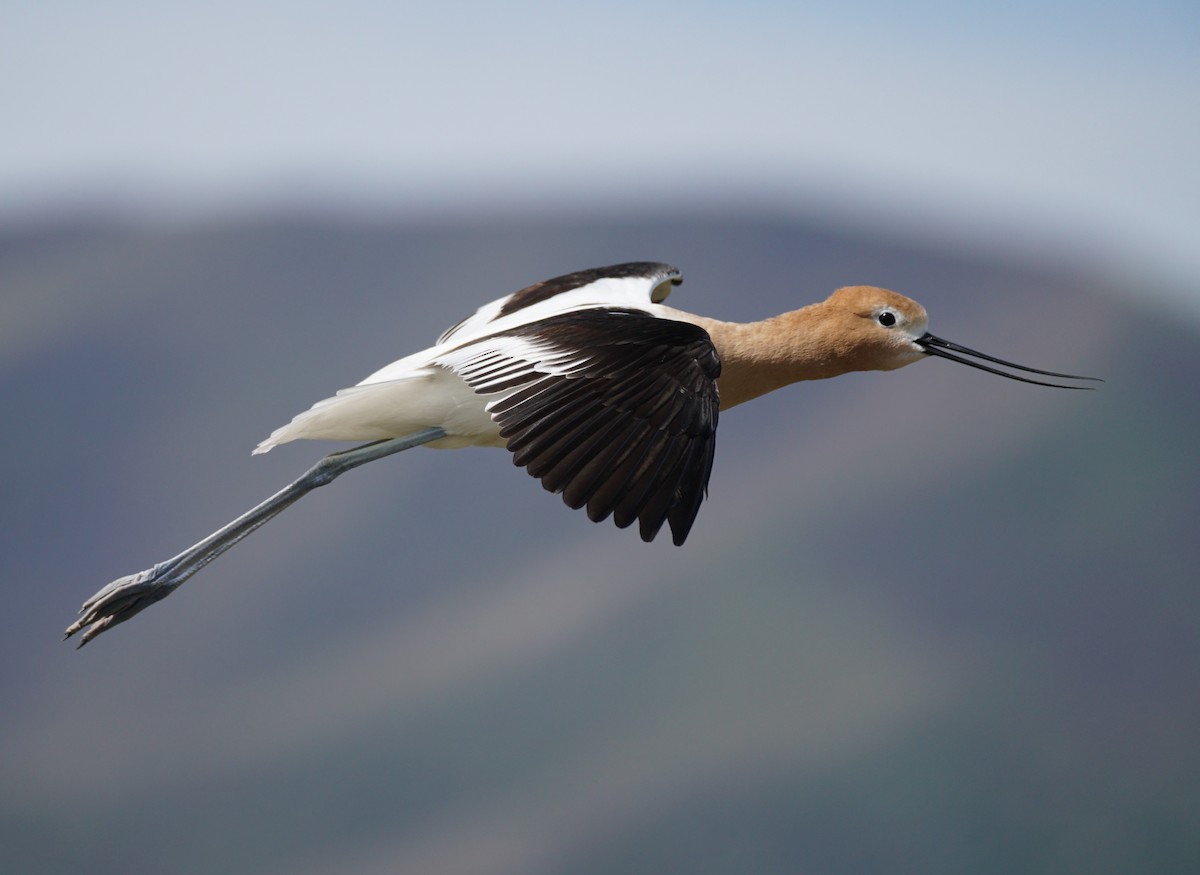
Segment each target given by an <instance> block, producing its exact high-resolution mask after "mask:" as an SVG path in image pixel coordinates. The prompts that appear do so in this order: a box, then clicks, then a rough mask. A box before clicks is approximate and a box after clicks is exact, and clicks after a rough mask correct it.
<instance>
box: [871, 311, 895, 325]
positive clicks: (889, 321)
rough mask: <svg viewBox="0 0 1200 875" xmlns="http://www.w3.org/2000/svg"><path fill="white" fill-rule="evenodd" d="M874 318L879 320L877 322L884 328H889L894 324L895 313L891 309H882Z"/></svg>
mask: <svg viewBox="0 0 1200 875" xmlns="http://www.w3.org/2000/svg"><path fill="white" fill-rule="evenodd" d="M875 318H877V319H878V320H879V324H880V325H882V326H883V327H884V328H891V327H892V326H893V325H895V324H896V314H895V313H893V312H892V311H891V310H882V311H880V313H879V315H878V316H877V317H875Z"/></svg>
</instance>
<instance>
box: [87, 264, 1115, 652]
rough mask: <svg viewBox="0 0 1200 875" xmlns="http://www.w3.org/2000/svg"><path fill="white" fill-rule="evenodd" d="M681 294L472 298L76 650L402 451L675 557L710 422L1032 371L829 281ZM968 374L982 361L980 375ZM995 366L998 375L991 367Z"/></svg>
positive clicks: (331, 414)
mask: <svg viewBox="0 0 1200 875" xmlns="http://www.w3.org/2000/svg"><path fill="white" fill-rule="evenodd" d="M682 282H683V275H682V274H681V273H680V271H679V270H678V269H677V268H675V267H673V266H671V265H669V264H664V263H660V262H648V261H639V262H629V263H624V264H615V265H610V266H607V267H600V268H592V269H589V270H581V271H576V272H574V273H569V274H565V275H563V276H559V277H555V278H553V279H549V280H545V281H543V282H539V283H535V284H533V285H530V286H527V287H526V288H523V289H521V290H520V291H517V292H514V293H512V294H510V295H508V296H506V297H503V298H499V299H498V300H495V301H493V302H491V303H489V304H485V305H484V306H482V307H480V308H479V309H478V310H476V311H475V312H474V313H473V314H472V315H470V316H468V317H467V318H466V319H463V320H462V321H460V322H458V323H457V324H455V325H454V326H452V327H451V328H449V329H447V330H446V331H445V332H443V333H442V335H441V336H440V337H439V338H438V339H437V342H436V343H435V344H434V345H433V346H431V347H429V348H428V349H425V350H422V351H420V352H417V353H414V354H412V355H409V356H406V357H405V358H402V359H399V360H398V361H395V362H392V363H391V364H389V365H387V366H386V367H383V368H381V369H380V370H377V371H375V372H374V373H373V374H371V375H370V376H368V377H367V378H366V379H364V380H362V381H361V382H360V383H358V384H357V385H355V386H351V387H349V388H347V389H343V390H341V391H339V392H338V393H337V394H336V395H334V396H333V397H331V398H327V399H325V400H323V401H319V402H317V403H316V404H314V405H313V406H312V407H311V408H310V409H308V410H306V411H304V412H302V413H300V414H298V415H297V416H296V417H294V418H293V419H292V420H291V422H289V423H288V424H286V425H284V426H282V427H280V428H278V429H276V430H275V431H273V432H272V433H271V434H270V436H268V437H267V438H266V439H265V440H263V441H262V442H261V443H260V444H259V445H258V446H257V447H256V448H255V449H254V451H253V452H254V453H255V454H261V453H265V452H268V451H269V450H271V449H273V448H274V447H277V446H279V445H280V444H284V443H287V442H290V441H294V440H299V439H312V440H335V441H356V442H362V441H365V442H366V443H363V444H361V445H360V446H356V447H353V448H351V449H348V450H343V451H340V452H334V453H331V454H329V455H327V456H326V457H324V458H323V459H321V460H320V461H319V462H317V464H316V465H314V466H313V467H312V468H310V469H309V470H308V471H306V472H305V473H304V474H303V475H301V476H300V477H299V478H298V479H296V480H295V481H293V482H292V483H290V484H289V485H288V486H286V487H284V488H283V489H282V490H280V491H279V492H277V493H275V494H274V495H273V496H271V497H270V498H268V499H267V500H266V501H264V502H262V503H261V504H259V505H257V506H255V507H254V508H252V509H251V510H250V511H248V512H246V513H245V514H243V515H242V516H240V517H238V518H237V519H235V520H233V521H232V522H231V523H229V524H228V525H226V526H224V527H222V528H221V529H219V530H217V531H216V532H214V533H213V534H212V535H209V536H208V537H207V538H205V539H204V540H202V541H200V542H199V543H197V544H195V545H193V546H192V547H189V548H188V549H187V550H184V551H183V552H182V553H180V554H179V555H177V556H175V557H173V558H171V559H168V560H166V561H164V562H159V563H157V564H156V565H154V566H152V567H151V568H148V569H146V570H144V571H140V572H137V573H136V574H131V575H127V576H125V577H121V578H118V579H116V580H114V581H112V582H111V583H109V584H108V585H107V586H105V587H103V588H102V589H101V590H100V591H98V592H97V593H96V594H95V595H93V596H92V597H91V598H90V599H88V600H87V601H86V602H84V604H83V607H82V608H81V609H80V612H79V616H78V618H77V619H76V620H75V622H73V623H72V624H71V625H70V626H69V627H68V628H67V629H66V634H65V636H64V637H65V638H70V637H71V636H73V635H75V634H76V633H77V632H80V631H81V630H82V632H83V634H82V635H81V636H80V640H79V645H78V646H79V647H82V646H83V645H84V644H86V643H87V642H89V641H91V640H92V639H93V638H95V637H96V636H97V635H99V634H100V633H102V632H104V631H106V630H107V629H110V628H112V627H113V626H115V625H117V624H118V623H122V622H124V621H125V620H128V619H129V618H130V617H132V616H134V615H136V614H137V613H139V612H141V611H142V610H144V609H145V608H146V607H148V606H150V605H151V604H154V603H155V602H158V601H160V600H162V599H163V598H165V597H166V596H167V595H170V594H171V593H172V592H174V591H175V590H176V589H177V588H178V587H179V586H180V584H182V583H183V582H184V581H185V580H187V579H188V578H189V577H191V576H192V575H193V574H195V573H196V572H197V571H199V570H200V569H201V568H203V567H204V566H205V565H207V564H208V563H209V562H211V561H212V560H213V559H215V558H217V556H219V555H221V554H222V553H224V552H225V551H226V550H228V549H229V548H230V547H232V546H233V545H234V544H236V543H238V542H239V541H240V540H241V539H242V538H244V537H246V536H247V535H249V534H250V533H251V532H253V531H255V530H256V529H257V528H258V527H259V526H261V525H263V524H264V523H266V522H267V521H268V520H270V519H272V518H273V517H275V516H276V515H277V514H279V513H280V512H281V511H283V510H284V509H285V508H287V507H289V506H290V505H291V504H293V503H294V502H295V501H297V500H299V499H300V498H301V497H303V496H304V495H306V494H307V493H308V492H310V491H312V490H313V489H315V488H318V487H320V486H324V485H326V484H328V483H329V482H331V481H332V480H334V479H335V478H336V477H338V476H340V475H341V474H343V473H345V472H346V471H349V470H351V469H353V468H356V467H359V466H360V465H363V464H366V463H367V462H371V461H375V460H377V459H381V458H384V457H386V456H390V455H393V454H395V453H397V452H400V451H403V450H407V449H411V448H412V447H416V446H421V445H425V446H429V447H433V448H442V449H457V448H461V447H468V446H484V447H504V448H506V449H507V450H508V451H509V453H510V454H511V456H512V461H513V463H514V464H516V465H518V466H519V467H522V468H525V469H526V471H528V473H529V474H530V475H532V476H533V477H535V478H537V479H538V480H540V481H541V483H542V485H543V486H544V487H545V489H546V490H548V491H549V492H551V493H559V494H561V496H562V498H563V501H564V502H565V503H566V504H567V505H568V506H569V507H572V508H576V509H578V508H586V512H587V515H588V517H589V518H590V519H592V520H593V521H596V522H601V521H603V520H605V519H608V518H609V517H611V518H612V519H613V521H614V522H615V524H616V525H617V526H619V527H621V528H624V527H627V526H631V525H632V524H633V523H634V522H637V524H638V531H639V534H640V536H641V538H642V540H644V541H652V540H653V539H654V538H655V536H656V535H657V534H658V532H659V531H660V529H661V528H662V527H663V526H664V525H666V526H667V527H668V528H669V529H670V531H671V538H672V541H673V542H674V543H675V544H676V545H682V544H683V543H684V542H685V541H686V540H687V537H688V534H689V533H690V531H691V529H692V525H693V523H694V522H695V520H696V516H697V514H698V512H699V510H700V506H701V503H702V502H703V500H704V498H705V496H706V493H707V487H708V480H709V475H710V473H711V471H712V465H713V457H714V452H715V449H716V432H717V421H718V418H719V415H720V414H721V413H722V412H724V411H726V410H729V409H731V408H733V407H736V406H738V405H740V404H743V403H745V402H747V401H750V400H753V399H755V398H758V397H759V396H762V395H765V394H767V393H769V392H772V391H775V390H777V389H780V388H782V387H784V386H787V385H790V384H792V383H797V382H800V381H804V380H818V379H827V378H831V377H836V376H839V375H841V374H846V373H850V372H855V371H891V370H896V369H898V368H902V367H905V366H907V365H910V364H912V363H914V362H917V361H921V360H923V359H926V358H931V357H939V358H944V359H949V360H950V361H954V362H958V363H960V364H965V365H969V366H970V367H973V368H977V369H980V370H983V371H987V372H989V373H992V374H998V375H1000V376H1003V377H1007V378H1009V379H1012V380H1019V381H1021V382H1025V383H1033V384H1035V385H1041V386H1050V387H1054V388H1062V389H1086V388H1092V387H1091V386H1084V385H1077V384H1075V383H1062V382H1050V381H1046V380H1040V379H1035V378H1034V377H1031V376H1022V375H1020V374H1014V373H1010V372H1009V371H1019V372H1021V374H1032V375H1037V376H1039V377H1051V378H1054V379H1055V380H1070V381H1095V380H1097V378H1094V377H1082V376H1077V375H1072V374H1063V373H1056V372H1053V371H1044V370H1039V369H1037V368H1030V367H1026V366H1024V365H1019V364H1015V363H1013V362H1009V361H1005V360H1004V359H1000V358H996V357H994V356H990V355H986V354H984V353H981V352H977V351H975V350H972V349H970V348H968V347H965V346H960V345H958V344H955V343H951V342H950V341H947V340H944V339H942V338H940V337H938V336H936V335H934V334H931V333H930V332H929V330H928V321H929V319H928V315H927V313H926V311H925V308H924V307H922V306H921V305H920V304H918V303H917V302H916V301H914V300H912V299H910V298H907V297H905V296H904V295H901V294H899V293H897V292H893V291H890V290H888V289H882V288H877V287H874V286H847V287H844V288H840V289H838V290H836V291H834V292H833V293H832V294H831V295H830V296H829V297H828V298H826V299H825V300H824V301H821V302H818V303H813V304H809V305H808V306H805V307H802V308H800V309H798V310H793V311H791V312H787V313H783V314H781V315H778V316H774V317H772V318H768V319H765V320H763V321H758V322H750V323H738V322H725V321H721V320H718V319H714V318H710V317H707V316H699V315H695V314H692V313H688V312H685V311H682V310H676V309H674V308H672V307H669V306H667V305H666V304H665V303H664V301H665V300H666V299H667V296H668V295H669V294H670V293H671V291H672V290H673V289H674V288H675V287H676V286H678V285H680V284H681V283H682ZM985 362H986V364H985ZM1000 368H1008V369H1009V371H1005V370H1001V369H1000Z"/></svg>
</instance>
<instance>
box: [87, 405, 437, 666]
mask: <svg viewBox="0 0 1200 875" xmlns="http://www.w3.org/2000/svg"><path fill="white" fill-rule="evenodd" d="M445 436H446V432H445V431H444V430H443V429H441V428H427V429H424V430H423V431H418V432H415V433H413V434H410V435H405V436H404V437H399V438H390V439H388V440H382V441H375V442H374V443H369V444H363V445H362V446H359V447H354V448H353V449H349V450H343V451H342V452H340V453H330V454H329V455H328V456H326V457H325V458H324V459H322V460H321V461H319V462H317V464H315V465H313V466H312V467H311V468H309V469H308V470H307V471H305V472H304V474H302V475H301V476H300V477H299V478H298V479H296V480H294V481H292V482H291V483H289V484H288V485H287V486H285V487H284V488H283V489H281V490H279V491H278V492H276V493H275V494H274V495H272V496H271V497H270V498H268V499H267V500H266V501H264V502H262V503H261V504H259V505H257V506H256V507H254V508H252V509H251V510H249V511H247V512H246V513H244V514H242V515H241V516H240V517H238V518H237V519H235V520H234V521H233V522H231V523H229V524H228V525H226V526H224V527H222V528H220V529H218V530H217V531H215V532H213V533H212V534H211V535H209V536H208V537H207V538H205V539H204V540H203V541H200V542H199V543H198V544H194V545H193V546H191V547H188V548H187V549H186V550H184V551H183V552H182V553H180V554H179V555H178V556H175V557H174V558H171V559H167V560H166V561H164V562H159V563H158V564H157V565H155V566H153V567H152V568H147V569H146V570H145V571H139V572H138V573H136V574H130V575H127V576H125V577H120V578H117V579H116V580H114V581H113V582H112V583H110V584H108V585H107V586H106V587H104V588H103V589H101V590H100V591H99V592H97V593H96V594H95V595H94V596H92V597H91V598H90V599H88V600H87V601H86V602H84V603H83V607H82V608H80V609H79V614H80V616H79V619H77V620H76V621H75V622H74V623H72V624H71V625H70V626H68V627H67V632H66V635H65V636H64V640H65V639H66V638H70V637H71V636H72V635H74V634H75V633H76V632H78V631H79V630H80V629H84V633H83V635H82V636H81V637H80V639H79V646H80V647H82V646H83V645H85V644H87V643H88V642H89V641H91V640H92V639H93V638H95V637H96V636H97V635H99V634H100V633H101V632H103V631H105V630H106V629H111V628H112V627H113V626H115V625H117V624H118V623H123V622H125V621H126V620H128V619H129V618H130V617H132V616H133V615H134V614H136V613H138V612H139V611H141V610H143V609H144V608H148V607H149V606H150V605H152V604H154V603H155V602H157V601H160V600H161V599H164V598H166V597H167V596H169V595H170V594H171V593H172V592H174V591H175V589H176V588H177V587H178V586H179V585H180V584H181V583H183V582H184V581H185V580H187V579H188V578H189V577H191V576H192V575H193V574H195V573H196V572H197V571H199V570H200V569H201V568H203V567H204V566H205V565H207V564H208V563H209V562H212V561H213V560H214V559H216V558H217V557H218V556H220V555H221V554H222V553H224V552H225V551H226V550H228V549H229V548H230V547H232V546H233V545H234V544H236V543H237V542H238V541H240V540H242V538H244V537H246V536H247V535H249V534H250V533H251V532H253V531H254V530H255V529H257V528H258V527H259V526H261V525H263V524H264V523H266V522H267V521H268V520H270V519H272V518H274V517H275V516H276V515H277V514H279V513H281V512H282V511H283V510H285V509H286V508H288V507H290V506H291V505H293V504H295V503H296V502H297V501H299V500H300V499H301V498H303V497H304V496H305V495H307V494H308V493H309V492H311V491H312V490H314V489H316V488H317V487H318V486H324V485H325V484H327V483H330V482H332V481H333V480H334V479H335V478H337V477H338V476H340V475H342V474H344V473H345V472H346V471H349V470H350V469H351V468H357V467H358V466H359V465H365V464H366V463H367V462H373V461H375V460H376V459H382V458H383V457H385V456H390V455H392V454H393V453H398V452H400V451H401V450H407V449H411V448H412V447H416V446H420V445H421V444H427V443H429V442H430V441H435V440H437V439H438V438H442V437H445ZM85 627H86V628H85Z"/></svg>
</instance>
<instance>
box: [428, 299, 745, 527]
mask: <svg viewBox="0 0 1200 875" xmlns="http://www.w3.org/2000/svg"><path fill="white" fill-rule="evenodd" d="M531 288H532V287H531ZM435 364H437V365H440V366H442V367H446V368H449V369H451V370H453V371H454V372H455V373H457V374H458V375H459V376H460V377H461V378H462V379H463V380H464V381H465V382H466V383H467V384H468V385H469V386H470V387H471V388H472V389H474V390H475V391H476V392H477V393H480V394H492V393H501V397H499V398H497V399H495V400H493V401H491V402H490V403H489V404H488V406H487V411H488V413H489V415H490V416H491V418H492V419H493V420H494V421H495V422H496V424H497V425H499V427H500V436H501V438H502V439H503V440H504V441H505V443H506V446H507V447H508V449H509V451H510V452H511V453H512V454H513V461H514V463H515V464H517V465H519V466H521V467H523V468H525V469H526V470H527V471H528V472H529V473H530V474H531V475H533V476H534V477H537V478H539V479H540V480H541V481H542V485H543V486H544V487H545V488H546V489H547V490H549V491H550V492H561V493H562V496H563V500H564V501H565V502H566V503H567V505H568V506H570V507H573V508H579V507H583V506H584V505H586V506H587V513H588V517H589V518H590V519H592V520H593V521H595V522H600V521H601V520H604V519H606V518H607V517H609V516H610V515H611V516H612V517H613V521H614V522H615V523H616V524H617V525H618V526H619V527H621V528H624V527H625V526H628V525H630V524H631V523H632V522H633V521H634V520H635V519H636V520H638V521H639V529H640V533H641V537H642V540H643V541H651V540H653V539H654V536H655V535H656V534H657V533H658V531H659V529H660V528H661V527H662V525H663V523H664V522H668V523H669V524H670V527H671V534H672V539H673V540H674V542H675V543H676V544H682V543H683V542H684V540H685V539H686V538H687V535H688V532H689V531H690V530H691V527H692V523H693V522H694V521H695V519H696V514H697V513H698V512H699V510H700V503H701V502H702V501H703V499H704V495H705V492H706V490H707V487H708V478H709V474H710V473H711V471H712V461H713V452H714V449H715V447H716V429H717V415H718V410H719V407H720V400H719V397H718V395H717V383H716V380H717V377H718V376H719V375H720V373H721V363H720V359H719V358H718V356H717V351H716V348H715V347H714V346H713V343H712V340H711V338H710V337H709V336H708V333H707V332H706V331H704V329H702V328H700V327H698V326H696V325H691V324H689V323H685V322H677V321H674V320H670V319H662V318H658V317H656V316H653V315H651V314H649V313H646V312H644V311H639V310H625V309H617V308H604V309H590V310H577V311H572V312H568V313H560V314H557V315H554V316H549V317H547V318H545V319H541V320H538V321H536V322H531V323H525V324H521V325H518V326H516V327H514V328H511V329H508V330H506V331H503V332H499V333H497V334H494V335H489V336H488V337H485V338H482V339H479V340H476V341H473V342H470V343H468V344H465V345H463V346H461V347H458V348H456V349H453V350H451V351H449V352H447V353H444V354H443V355H441V356H439V358H438V359H437V360H436V361H435Z"/></svg>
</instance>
